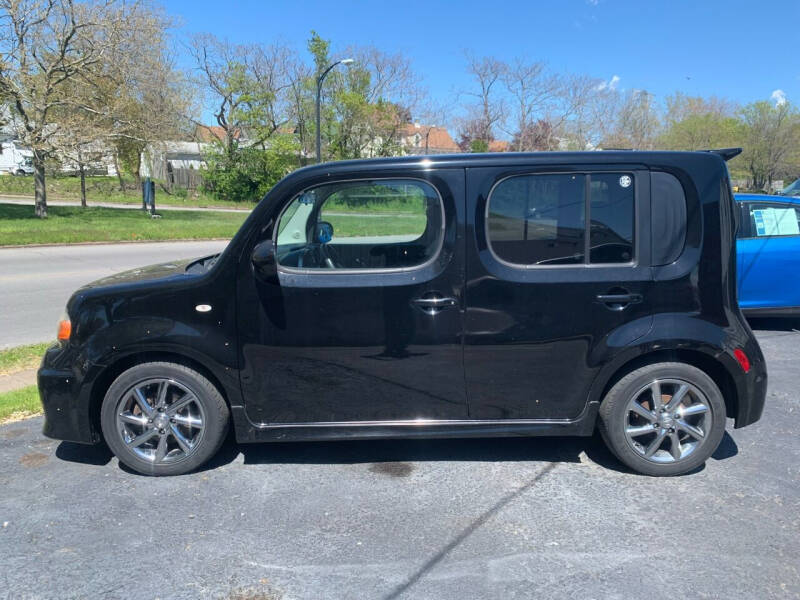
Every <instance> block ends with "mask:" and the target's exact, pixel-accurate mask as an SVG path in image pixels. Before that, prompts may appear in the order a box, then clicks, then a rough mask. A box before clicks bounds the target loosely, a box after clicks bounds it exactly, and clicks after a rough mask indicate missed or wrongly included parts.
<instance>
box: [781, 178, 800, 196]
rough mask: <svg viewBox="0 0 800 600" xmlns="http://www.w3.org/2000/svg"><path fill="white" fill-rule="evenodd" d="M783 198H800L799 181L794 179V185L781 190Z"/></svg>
mask: <svg viewBox="0 0 800 600" xmlns="http://www.w3.org/2000/svg"><path fill="white" fill-rule="evenodd" d="M782 193H783V195H784V196H800V179H795V181H794V183H791V184H789V185H788V186H787V187H785V188H783V192H782Z"/></svg>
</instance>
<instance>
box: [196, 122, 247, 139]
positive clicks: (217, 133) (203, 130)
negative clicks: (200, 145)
mask: <svg viewBox="0 0 800 600" xmlns="http://www.w3.org/2000/svg"><path fill="white" fill-rule="evenodd" d="M241 133H242V132H241V130H239V129H234V130H233V139H236V140H238V139H239V137H240V136H241ZM195 137H197V139H198V140H200V141H201V142H214V141H218V142H221V141H223V140H224V139H225V128H224V127H220V126H219V125H198V126H197V127H196V128H195Z"/></svg>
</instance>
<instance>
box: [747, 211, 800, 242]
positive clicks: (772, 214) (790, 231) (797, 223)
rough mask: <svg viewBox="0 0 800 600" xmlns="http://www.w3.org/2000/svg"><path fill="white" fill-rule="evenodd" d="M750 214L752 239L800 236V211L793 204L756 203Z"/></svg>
mask: <svg viewBox="0 0 800 600" xmlns="http://www.w3.org/2000/svg"><path fill="white" fill-rule="evenodd" d="M748 212H749V213H750V215H749V216H750V236H751V237H776V236H786V235H800V210H798V209H797V207H795V206H792V205H791V204H782V203H779V202H775V203H766V202H755V203H753V204H750V206H749V209H748Z"/></svg>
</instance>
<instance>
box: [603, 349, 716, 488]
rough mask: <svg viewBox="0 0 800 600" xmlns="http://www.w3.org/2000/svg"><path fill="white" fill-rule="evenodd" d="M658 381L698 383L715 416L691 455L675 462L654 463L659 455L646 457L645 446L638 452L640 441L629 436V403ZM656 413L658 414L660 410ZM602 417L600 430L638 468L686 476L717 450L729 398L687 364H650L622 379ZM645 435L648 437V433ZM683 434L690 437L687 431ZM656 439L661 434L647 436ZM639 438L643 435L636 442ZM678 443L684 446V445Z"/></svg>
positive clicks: (605, 404)
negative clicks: (633, 441)
mask: <svg viewBox="0 0 800 600" xmlns="http://www.w3.org/2000/svg"><path fill="white" fill-rule="evenodd" d="M656 380H660V381H664V380H679V381H682V382H686V383H688V384H690V385H691V386H694V387H695V388H696V389H697V390H698V391H699V392H700V393H701V394H703V395H704V396H705V398H704V399H705V401H706V403H707V405H708V409H709V411H707V412H709V413H710V417H711V421H710V423H711V424H710V426H708V427H706V429H707V430H706V431H705V435H704V437H703V439H702V441H700V442H699V443H697V445H696V446H695V447H694V448H693V450H692V451H691V453H690V454H687V455H686V456H683V457H682V458H677V459H676V458H675V457H673V458H672V462H654V459H655V458H657V457H654V458H653V459H648V458H646V457H645V455H644V453H643V450H644V445H643V446H642V447H641V448H642V449H641V450H640V451H637V449H635V446H636V444H634V443H632V442H631V441H629V438H628V436H627V435H626V428H627V427H628V419H629V412H630V411H629V402H630V401H631V399H633V398H634V397H636V396H639V394H641V393H642V390H643V389H645V388H646V387H647V386H649V385H650V384H651V382H653V381H656ZM672 385H675V384H672ZM676 395H677V394H676ZM651 396H652V394H651ZM639 397H641V396H639ZM662 399H663V397H662ZM648 406H649V405H648ZM653 408H655V407H653ZM655 412H656V413H658V412H659V411H655ZM704 415H705V413H704ZM599 416H600V418H599V422H598V429H599V430H600V433H601V435H602V436H603V440H604V441H605V443H606V445H607V446H608V448H609V449H610V450H611V452H613V453H614V455H615V456H616V457H617V458H618V459H619V460H620V461H622V462H623V463H624V464H625V465H627V466H628V467H630V468H631V469H633V470H634V471H636V472H638V473H642V474H644V475H651V476H655V477H661V476H672V475H682V474H683V473H687V472H689V471H692V470H694V469H696V468H698V467H699V466H701V465H702V464H703V463H705V461H706V460H707V459H708V458H709V457H710V456H711V455H712V454H713V453H714V451H715V450H716V449H717V446H719V443H720V442H721V441H722V436H723V435H724V433H725V416H726V415H725V400H724V399H723V397H722V394H721V393H720V391H719V388H718V387H717V385H716V384H715V383H714V381H713V380H712V379H711V378H710V377H709V376H708V375H707V374H706V373H705V372H703V371H701V370H700V369H698V368H696V367H693V366H691V365H688V364H686V363H679V362H663V363H656V364H652V365H647V366H644V367H641V368H639V369H636V370H635V371H632V372H631V373H629V374H628V375H626V376H625V377H623V378H622V379H620V380H619V381H618V382H617V383H616V384H614V386H613V387H612V388H611V389H610V390H609V392H608V393H607V394H606V397H605V398H604V399H603V402H602V404H601V405H600V415H599ZM667 418H669V415H667ZM643 423H644V424H645V426H646V425H647V423H648V421H646V420H644V421H643ZM653 427H654V429H658V428H659V427H663V425H659V424H654V425H653ZM659 430H660V429H659ZM640 435H641V434H640ZM644 435H645V436H646V435H647V434H644ZM679 435H684V437H685V436H686V434H685V433H681V434H679ZM656 438H657V434H656V433H653V435H652V437H651V438H647V437H645V441H646V442H647V441H649V440H652V441H653V442H654V443H655V440H656ZM639 439H641V438H638V439H637V440H636V441H638V440H639ZM685 439H686V440H689V441H692V442H694V441H696V440H695V439H694V438H692V439H691V440H690V438H689V437H685ZM664 443H665V446H666V447H668V448H671V447H672V444H671V442H669V441H667V440H665V442H664ZM678 446H679V447H680V444H678ZM666 452H667V450H666V449H663V448H662V449H661V450H660V451H659V455H660V456H662V457H663V456H665V453H666ZM679 454H680V453H679ZM667 460H670V458H669V457H667Z"/></svg>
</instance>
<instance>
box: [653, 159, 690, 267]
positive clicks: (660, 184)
mask: <svg viewBox="0 0 800 600" xmlns="http://www.w3.org/2000/svg"><path fill="white" fill-rule="evenodd" d="M650 195H651V204H650V215H651V216H650V219H651V236H652V238H651V239H652V251H653V265H654V266H658V265H668V264H670V263H673V262H675V261H676V260H677V259H678V257H679V256H680V255H681V252H683V246H684V244H685V243H686V194H684V191H683V186H682V185H681V182H680V181H678V179H677V178H676V177H675V176H674V175H671V174H669V173H662V172H659V171H653V172H652V173H651V174H650Z"/></svg>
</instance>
